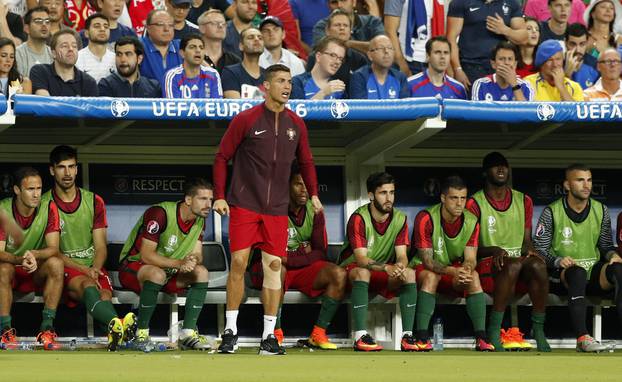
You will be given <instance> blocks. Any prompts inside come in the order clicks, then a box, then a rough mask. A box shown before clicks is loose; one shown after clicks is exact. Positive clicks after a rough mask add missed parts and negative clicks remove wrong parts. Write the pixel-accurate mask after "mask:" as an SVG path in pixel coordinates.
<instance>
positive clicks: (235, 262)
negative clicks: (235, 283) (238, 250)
mask: <svg viewBox="0 0 622 382" xmlns="http://www.w3.org/2000/svg"><path fill="white" fill-rule="evenodd" d="M247 265H248V259H247V258H246V257H245V256H241V255H237V256H232V257H231V269H230V271H229V272H230V274H234V275H241V277H243V276H244V271H245V270H246V266H247Z"/></svg>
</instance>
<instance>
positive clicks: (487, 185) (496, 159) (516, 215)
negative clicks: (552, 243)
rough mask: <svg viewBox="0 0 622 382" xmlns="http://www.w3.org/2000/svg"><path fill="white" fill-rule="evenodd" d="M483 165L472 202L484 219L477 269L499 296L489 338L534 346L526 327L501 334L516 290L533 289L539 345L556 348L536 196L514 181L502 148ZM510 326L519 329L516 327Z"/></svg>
mask: <svg viewBox="0 0 622 382" xmlns="http://www.w3.org/2000/svg"><path fill="white" fill-rule="evenodd" d="M482 170H483V172H484V189H483V190H480V191H478V192H476V193H475V194H473V196H472V197H471V199H469V201H468V202H467V204H466V208H467V209H468V210H469V211H471V212H472V213H473V215H475V216H476V217H477V218H478V219H479V224H480V227H481V229H480V235H479V246H478V247H477V257H478V260H479V261H478V264H477V267H476V268H475V269H476V270H477V272H478V273H479V274H480V282H481V284H482V289H483V290H484V292H486V293H488V294H491V295H492V296H493V307H492V310H491V312H490V317H489V320H488V329H487V334H488V339H489V340H490V342H491V343H492V344H493V345H494V346H495V350H497V351H503V350H506V349H509V350H529V349H531V345H530V344H529V343H528V342H526V341H524V340H523V339H522V334H521V333H520V332H518V333H516V334H515V335H513V336H509V335H508V336H504V338H503V343H502V339H501V338H500V331H501V323H502V322H503V314H504V313H505V309H506V308H507V304H508V302H509V299H510V298H511V297H512V296H513V295H514V291H515V290H516V294H524V293H529V297H530V298H531V301H532V304H533V309H532V314H531V322H532V326H531V327H532V329H533V335H534V337H535V339H536V343H537V346H538V351H544V352H548V351H551V347H550V346H549V344H548V342H547V340H546V337H545V335H544V318H545V312H546V298H547V296H548V293H549V285H548V284H549V280H548V275H547V272H546V264H545V263H544V261H542V260H541V259H540V258H539V257H538V256H537V254H536V252H535V250H534V248H533V243H532V241H531V219H532V217H533V201H532V200H531V198H530V197H529V196H527V195H525V194H523V193H521V192H519V191H516V190H514V189H512V188H511V187H510V164H509V163H508V161H507V159H506V158H505V157H504V156H503V155H502V154H501V153H498V152H491V153H489V154H488V155H486V156H485V157H484V160H483V163H482ZM508 332H509V333H512V334H514V333H513V332H514V330H512V329H510V330H508ZM508 332H506V333H508ZM510 337H512V338H510Z"/></svg>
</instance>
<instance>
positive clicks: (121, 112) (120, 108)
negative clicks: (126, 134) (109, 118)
mask: <svg viewBox="0 0 622 382" xmlns="http://www.w3.org/2000/svg"><path fill="white" fill-rule="evenodd" d="M110 112H112V115H113V116H115V117H116V118H123V117H125V116H126V115H127V113H129V112H130V105H128V104H127V102H125V101H124V100H121V99H116V100H114V101H112V103H110Z"/></svg>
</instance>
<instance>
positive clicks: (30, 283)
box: [11, 266, 43, 293]
mask: <svg viewBox="0 0 622 382" xmlns="http://www.w3.org/2000/svg"><path fill="white" fill-rule="evenodd" d="M11 287H12V288H13V290H15V291H17V292H19V293H30V292H42V291H43V285H35V281H34V278H33V274H32V273H28V272H26V270H25V269H24V267H22V266H16V267H15V277H13V282H12V285H11Z"/></svg>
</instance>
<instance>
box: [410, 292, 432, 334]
mask: <svg viewBox="0 0 622 382" xmlns="http://www.w3.org/2000/svg"><path fill="white" fill-rule="evenodd" d="M435 307H436V295H433V294H431V293H428V292H425V291H422V290H420V291H419V293H418V298H417V312H416V314H415V322H416V325H417V326H416V327H417V332H422V331H425V332H427V331H428V328H429V327H430V320H431V319H432V314H433V313H434V308H435Z"/></svg>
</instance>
